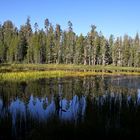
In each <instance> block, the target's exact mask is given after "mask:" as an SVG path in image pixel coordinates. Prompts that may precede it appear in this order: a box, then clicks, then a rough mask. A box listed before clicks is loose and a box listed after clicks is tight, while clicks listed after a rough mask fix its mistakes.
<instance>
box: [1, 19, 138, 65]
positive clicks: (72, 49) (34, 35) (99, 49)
mask: <svg viewBox="0 0 140 140" xmlns="http://www.w3.org/2000/svg"><path fill="white" fill-rule="evenodd" d="M0 63H10V64H11V63H18V64H23V63H26V64H76V65H103V66H105V65H114V66H122V67H123V66H125V67H127V66H128V67H140V38H139V34H138V33H136V35H135V37H134V38H132V37H130V36H129V35H127V34H125V35H124V36H121V37H114V36H113V35H110V37H109V38H106V37H105V36H104V35H103V34H102V32H97V30H96V26H95V25H91V30H90V31H89V32H88V33H87V35H86V36H84V35H82V34H80V35H77V34H76V33H75V32H74V31H73V24H72V22H71V21H68V27H67V28H66V30H62V29H61V26H60V25H59V24H56V25H55V26H54V25H52V23H51V22H50V21H49V19H47V18H46V19H45V20H44V28H43V29H39V26H38V24H37V23H35V24H34V27H33V28H32V26H31V22H30V18H29V17H28V18H27V21H26V22H25V24H23V25H21V26H20V28H19V29H18V28H17V27H16V26H15V25H14V23H13V22H12V21H10V20H7V21H5V22H3V24H0Z"/></svg>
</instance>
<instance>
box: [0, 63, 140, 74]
mask: <svg viewBox="0 0 140 140" xmlns="http://www.w3.org/2000/svg"><path fill="white" fill-rule="evenodd" d="M46 70H65V71H66V70H67V71H94V72H109V73H113V72H132V73H133V72H138V73H140V68H134V67H119V66H113V65H108V66H101V65H96V66H89V65H72V64H68V65H66V64H1V65H0V72H2V73H4V72H17V71H46Z"/></svg>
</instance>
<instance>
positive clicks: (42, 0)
mask: <svg viewBox="0 0 140 140" xmlns="http://www.w3.org/2000/svg"><path fill="white" fill-rule="evenodd" d="M27 16H30V17H31V23H32V25H33V24H34V23H35V22H37V23H38V25H39V27H40V28H43V27H44V20H45V18H48V19H49V20H50V22H52V24H53V25H55V24H57V23H58V24H60V25H61V28H62V29H67V22H68V21H69V20H70V21H72V23H73V28H74V31H75V32H76V33H77V34H80V33H83V34H84V35H86V33H87V32H89V31H90V25H91V24H95V25H96V26H97V31H100V30H101V31H102V33H103V34H104V35H105V36H107V37H108V36H109V35H110V34H114V35H115V36H120V35H124V34H125V33H128V34H129V35H131V36H134V35H135V33H136V32H140V0H0V22H1V23H3V22H4V21H5V20H8V19H9V20H12V21H13V22H14V24H15V25H16V26H18V27H20V25H21V24H24V23H25V22H26V19H27Z"/></svg>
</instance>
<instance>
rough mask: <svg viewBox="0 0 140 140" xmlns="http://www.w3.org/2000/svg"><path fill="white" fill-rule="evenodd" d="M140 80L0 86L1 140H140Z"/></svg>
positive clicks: (90, 78)
mask: <svg viewBox="0 0 140 140" xmlns="http://www.w3.org/2000/svg"><path fill="white" fill-rule="evenodd" d="M139 130H140V77H138V76H87V77H65V78H48V79H39V80H36V81H26V82H14V81H11V82H10V81H9V82H8V81H5V82H0V140H5V139H9V140H10V139H13V140H16V139H17V140H24V139H26V140H28V139H29V140H30V139H34V140H36V139H48V140H49V139H78V138H90V137H92V138H94V139H95V138H102V137H104V138H113V139H114V138H116V139H120V138H126V137H133V138H134V137H140V133H139Z"/></svg>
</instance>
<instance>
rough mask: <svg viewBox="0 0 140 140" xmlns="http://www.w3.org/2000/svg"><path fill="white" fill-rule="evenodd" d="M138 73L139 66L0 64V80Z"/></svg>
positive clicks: (139, 73) (139, 71) (139, 72)
mask: <svg viewBox="0 0 140 140" xmlns="http://www.w3.org/2000/svg"><path fill="white" fill-rule="evenodd" d="M91 75H140V68H132V67H115V66H99V65H97V66H84V65H63V64H59V65H55V64H49V65H48V64H2V65H0V81H26V80H36V79H40V78H52V77H76V76H80V77H81V76H91Z"/></svg>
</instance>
